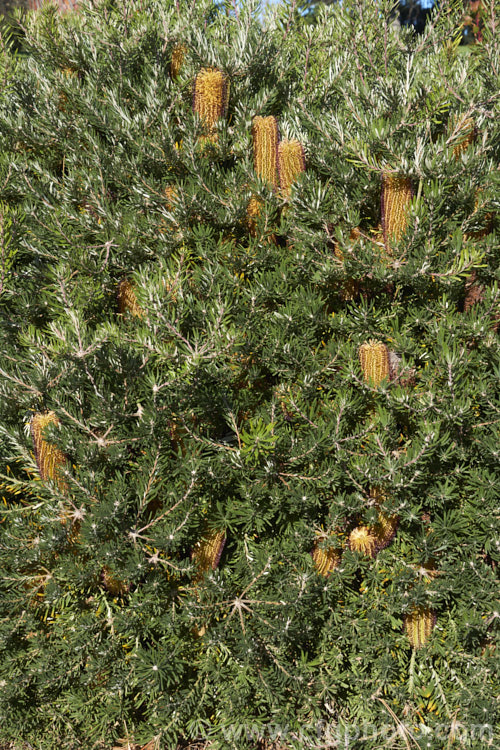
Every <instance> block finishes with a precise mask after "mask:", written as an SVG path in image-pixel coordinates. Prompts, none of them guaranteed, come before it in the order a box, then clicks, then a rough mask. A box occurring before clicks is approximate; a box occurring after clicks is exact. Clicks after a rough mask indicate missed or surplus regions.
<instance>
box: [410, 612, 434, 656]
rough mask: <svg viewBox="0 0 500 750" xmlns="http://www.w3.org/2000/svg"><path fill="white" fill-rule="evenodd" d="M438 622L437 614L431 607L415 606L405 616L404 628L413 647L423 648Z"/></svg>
mask: <svg viewBox="0 0 500 750" xmlns="http://www.w3.org/2000/svg"><path fill="white" fill-rule="evenodd" d="M435 624H436V614H435V612H434V610H432V609H430V607H422V606H419V607H415V608H414V609H413V610H412V611H411V612H410V613H409V614H407V615H405V616H404V628H405V631H406V634H407V636H408V639H409V641H410V643H411V645H412V646H413V648H417V649H418V648H422V647H423V646H425V644H426V643H427V641H428V640H429V638H430V635H431V633H432V631H433V630H434V626H435Z"/></svg>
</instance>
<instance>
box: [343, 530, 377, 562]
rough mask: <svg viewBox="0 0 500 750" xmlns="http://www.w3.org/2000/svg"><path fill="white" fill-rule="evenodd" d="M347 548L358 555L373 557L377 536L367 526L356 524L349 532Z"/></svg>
mask: <svg viewBox="0 0 500 750" xmlns="http://www.w3.org/2000/svg"><path fill="white" fill-rule="evenodd" d="M349 549H350V550H352V552H357V553H358V554H360V555H366V556H367V557H375V555H376V554H377V538H376V536H375V534H374V533H373V530H372V529H371V528H370V527H369V526H357V527H356V528H355V529H353V530H352V531H351V533H350V534H349Z"/></svg>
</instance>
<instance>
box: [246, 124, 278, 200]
mask: <svg viewBox="0 0 500 750" xmlns="http://www.w3.org/2000/svg"><path fill="white" fill-rule="evenodd" d="M252 139H253V163H254V169H255V171H256V173H257V175H258V176H259V177H260V178H261V179H262V180H266V181H267V182H269V184H270V185H272V187H273V188H275V187H277V184H278V170H277V166H278V164H277V162H278V141H279V131H278V121H277V119H276V117H273V116H272V115H271V116H270V117H260V116H259V115H257V116H256V117H254V118H253V123H252Z"/></svg>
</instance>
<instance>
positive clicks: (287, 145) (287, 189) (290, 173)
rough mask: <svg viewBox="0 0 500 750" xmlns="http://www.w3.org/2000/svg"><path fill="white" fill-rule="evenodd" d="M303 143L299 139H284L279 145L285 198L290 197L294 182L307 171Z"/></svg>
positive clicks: (279, 163)
mask: <svg viewBox="0 0 500 750" xmlns="http://www.w3.org/2000/svg"><path fill="white" fill-rule="evenodd" d="M305 168H306V162H305V156H304V149H303V147H302V144H301V143H299V141H297V140H291V141H288V140H283V141H281V143H280V144H279V145H278V175H279V182H280V188H281V194H282V196H283V198H289V197H290V193H291V191H292V185H293V183H294V182H295V181H296V180H297V179H298V178H299V176H300V175H301V174H302V172H304V171H305Z"/></svg>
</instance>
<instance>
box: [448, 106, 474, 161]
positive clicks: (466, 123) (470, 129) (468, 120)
mask: <svg viewBox="0 0 500 750" xmlns="http://www.w3.org/2000/svg"><path fill="white" fill-rule="evenodd" d="M453 125H454V128H453V129H454V130H456V129H458V131H459V138H458V141H457V143H456V144H455V146H454V147H453V156H454V157H455V159H459V158H460V156H461V154H463V153H464V151H467V149H468V148H469V146H470V145H471V143H473V142H474V139H475V137H476V125H475V123H474V120H473V119H472V117H464V118H463V119H461V118H460V117H459V116H458V117H456V118H455V119H454V120H453Z"/></svg>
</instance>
